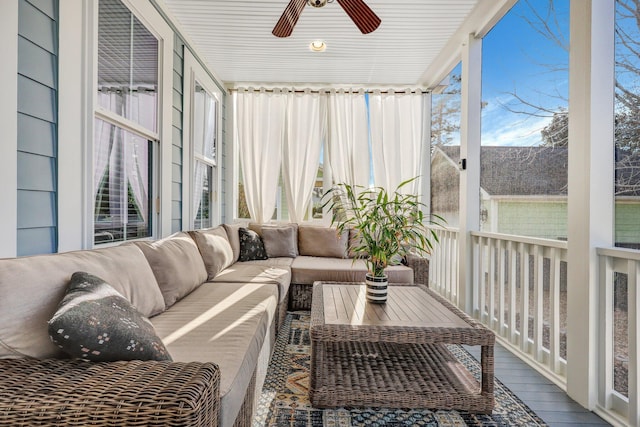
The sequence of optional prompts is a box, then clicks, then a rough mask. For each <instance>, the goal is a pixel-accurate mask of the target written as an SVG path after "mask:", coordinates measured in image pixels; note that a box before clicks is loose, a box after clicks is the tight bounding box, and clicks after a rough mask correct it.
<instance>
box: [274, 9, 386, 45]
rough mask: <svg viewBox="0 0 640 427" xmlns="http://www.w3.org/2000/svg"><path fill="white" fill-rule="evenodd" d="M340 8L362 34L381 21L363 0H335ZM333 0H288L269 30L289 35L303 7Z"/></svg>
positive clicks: (282, 35) (371, 29) (275, 34)
mask: <svg viewBox="0 0 640 427" xmlns="http://www.w3.org/2000/svg"><path fill="white" fill-rule="evenodd" d="M335 1H337V2H338V4H339V5H340V6H341V7H342V9H343V10H344V11H345V12H346V13H347V15H349V18H351V20H352V21H353V23H354V24H356V27H358V29H359V30H360V32H361V33H362V34H369V33H370V32H372V31H375V30H376V28H378V27H379V26H380V23H381V22H382V21H381V20H380V18H378V15H376V14H375V13H374V12H373V10H371V8H370V7H369V6H367V5H366V3H365V2H364V0H335ZM333 2H334V0H290V1H289V4H287V7H286V8H285V9H284V12H282V16H280V19H279V20H278V22H277V23H276V26H275V27H273V31H272V32H271V33H272V34H273V35H274V36H276V37H289V36H290V35H291V33H292V32H293V27H295V25H296V23H297V22H298V19H299V18H300V14H302V10H303V9H304V7H305V6H306V5H307V4H309V5H311V6H313V7H323V6H325V5H326V4H327V3H333Z"/></svg>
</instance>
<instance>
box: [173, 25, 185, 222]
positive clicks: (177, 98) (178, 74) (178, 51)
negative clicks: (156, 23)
mask: <svg viewBox="0 0 640 427" xmlns="http://www.w3.org/2000/svg"><path fill="white" fill-rule="evenodd" d="M183 70H184V43H183V42H182V40H181V39H180V37H178V36H175V42H174V44H173V120H172V125H173V127H172V131H173V135H172V137H171V143H172V144H173V145H172V146H171V149H172V160H171V231H172V232H173V233H175V232H177V231H181V230H182V104H183V96H182V87H183V86H182V79H183V74H184V71H183Z"/></svg>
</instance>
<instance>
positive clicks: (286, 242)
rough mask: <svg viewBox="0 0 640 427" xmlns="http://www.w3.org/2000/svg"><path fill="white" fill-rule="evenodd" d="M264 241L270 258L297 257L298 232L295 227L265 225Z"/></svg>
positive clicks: (263, 231) (263, 230) (263, 229)
mask: <svg viewBox="0 0 640 427" xmlns="http://www.w3.org/2000/svg"><path fill="white" fill-rule="evenodd" d="M262 242H263V243H264V249H265V250H266V251H267V256H268V257H269V258H279V257H288V258H295V257H296V256H297V255H298V242H297V233H296V230H295V229H294V228H293V227H264V228H262Z"/></svg>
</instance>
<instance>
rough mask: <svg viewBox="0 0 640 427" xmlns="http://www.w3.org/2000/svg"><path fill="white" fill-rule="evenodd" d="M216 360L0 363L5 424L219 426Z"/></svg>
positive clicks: (0, 403)
mask: <svg viewBox="0 0 640 427" xmlns="http://www.w3.org/2000/svg"><path fill="white" fill-rule="evenodd" d="M219 382H220V371H219V369H218V367H217V366H216V365H214V364H213V363H179V362H150V361H145V362H141V361H130V362H109V363H95V362H84V361H80V360H58V359H48V360H33V359H9V360H0V425H6V426H18V425H20V426H29V425H37V426H71V425H73V426H81V425H91V426H114V425H121V426H158V427H159V426H208V427H210V426H213V425H217V423H218V407H219V396H218V395H217V393H218V390H219Z"/></svg>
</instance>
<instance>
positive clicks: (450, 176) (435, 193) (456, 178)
mask: <svg viewBox="0 0 640 427" xmlns="http://www.w3.org/2000/svg"><path fill="white" fill-rule="evenodd" d="M461 68H462V65H461V63H458V65H456V66H455V67H454V68H453V70H452V71H451V72H450V73H449V75H448V76H447V77H446V78H445V79H444V80H443V81H442V82H441V83H440V84H439V85H438V86H437V87H436V88H435V89H434V91H433V93H432V95H431V212H432V213H434V214H436V215H439V216H441V217H442V218H444V219H445V220H446V221H447V225H448V226H449V227H458V225H459V223H460V219H459V210H460V209H459V203H460V197H459V195H460V173H459V171H458V165H457V161H458V159H459V157H460V108H461V105H460V103H461V100H462V98H461V92H460V82H461Z"/></svg>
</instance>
